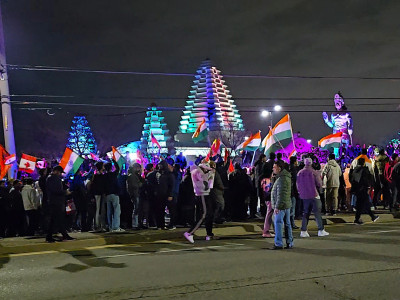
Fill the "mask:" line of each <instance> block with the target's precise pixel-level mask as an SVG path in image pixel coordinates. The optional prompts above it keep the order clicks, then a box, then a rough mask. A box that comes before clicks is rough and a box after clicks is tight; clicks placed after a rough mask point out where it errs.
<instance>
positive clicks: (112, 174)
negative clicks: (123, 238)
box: [104, 160, 125, 232]
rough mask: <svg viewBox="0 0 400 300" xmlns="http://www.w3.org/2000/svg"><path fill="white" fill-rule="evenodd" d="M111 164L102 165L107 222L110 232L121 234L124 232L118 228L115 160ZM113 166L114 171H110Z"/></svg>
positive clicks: (117, 187)
mask: <svg viewBox="0 0 400 300" xmlns="http://www.w3.org/2000/svg"><path fill="white" fill-rule="evenodd" d="M113 163H114V164H112V163H107V164H105V165H104V169H105V171H106V173H105V174H104V186H105V194H106V203H107V220H108V226H109V228H110V232H123V231H125V230H124V229H122V228H121V227H120V216H121V206H120V204H119V196H118V195H119V185H118V174H119V170H120V168H119V166H118V164H117V162H116V161H115V160H113ZM113 165H114V166H115V169H114V171H113V170H112V168H113Z"/></svg>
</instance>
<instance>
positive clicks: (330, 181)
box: [322, 153, 342, 215]
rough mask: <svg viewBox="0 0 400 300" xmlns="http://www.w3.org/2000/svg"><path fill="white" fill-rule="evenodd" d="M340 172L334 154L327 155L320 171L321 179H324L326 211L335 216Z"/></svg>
mask: <svg viewBox="0 0 400 300" xmlns="http://www.w3.org/2000/svg"><path fill="white" fill-rule="evenodd" d="M340 176H342V170H341V169H340V166H339V165H338V163H337V162H336V160H335V154H333V153H331V154H329V161H328V163H327V164H326V165H325V168H324V170H323V171H322V178H324V177H326V210H327V211H328V212H329V213H330V214H332V215H335V214H336V210H337V208H338V194H339V186H340V180H339V177H340Z"/></svg>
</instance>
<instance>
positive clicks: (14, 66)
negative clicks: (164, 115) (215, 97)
mask: <svg viewBox="0 0 400 300" xmlns="http://www.w3.org/2000/svg"><path fill="white" fill-rule="evenodd" d="M7 67H8V68H9V69H10V70H19V71H42V72H43V71H45V72H73V73H95V74H109V75H144V76H178V77H194V76H195V74H192V73H172V72H143V71H113V70H91V69H78V68H70V67H59V66H57V67H54V66H35V65H17V64H7ZM224 77H227V78H256V79H334V80H338V79H350V80H396V81H397V80H400V77H368V76H305V75H265V74H224Z"/></svg>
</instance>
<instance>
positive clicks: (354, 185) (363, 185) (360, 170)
mask: <svg viewBox="0 0 400 300" xmlns="http://www.w3.org/2000/svg"><path fill="white" fill-rule="evenodd" d="M350 182H351V192H352V193H353V194H356V195H359V194H361V193H364V194H365V193H367V192H368V188H370V187H371V186H372V185H373V176H372V174H371V173H370V172H369V170H368V167H366V166H357V168H355V169H354V171H353V172H352V174H351V176H350Z"/></svg>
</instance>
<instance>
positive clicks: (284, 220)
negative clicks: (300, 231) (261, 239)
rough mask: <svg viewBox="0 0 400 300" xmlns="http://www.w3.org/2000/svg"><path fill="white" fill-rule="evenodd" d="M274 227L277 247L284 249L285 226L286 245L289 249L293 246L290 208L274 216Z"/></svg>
mask: <svg viewBox="0 0 400 300" xmlns="http://www.w3.org/2000/svg"><path fill="white" fill-rule="evenodd" d="M274 216H275V220H274V227H275V246H277V247H283V241H282V226H283V225H284V226H285V238H286V245H287V246H289V247H292V246H293V233H292V226H291V225H290V208H288V209H284V210H280V211H279V212H278V213H277V214H274Z"/></svg>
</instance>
